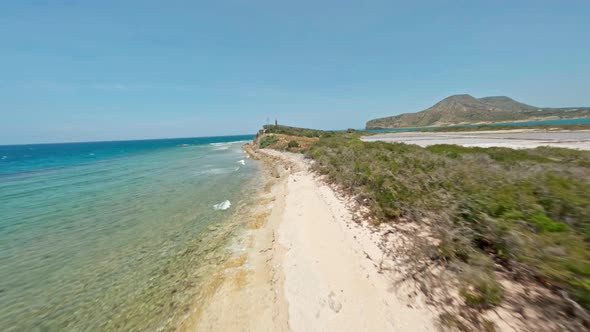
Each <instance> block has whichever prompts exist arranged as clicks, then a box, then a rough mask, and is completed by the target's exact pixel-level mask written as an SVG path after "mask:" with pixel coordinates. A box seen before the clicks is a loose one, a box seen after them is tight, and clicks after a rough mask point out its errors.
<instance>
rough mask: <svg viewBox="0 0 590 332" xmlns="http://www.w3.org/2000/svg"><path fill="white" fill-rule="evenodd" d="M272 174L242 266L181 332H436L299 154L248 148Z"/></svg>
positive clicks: (375, 240) (243, 248)
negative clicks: (401, 291)
mask: <svg viewBox="0 0 590 332" xmlns="http://www.w3.org/2000/svg"><path fill="white" fill-rule="evenodd" d="M253 153H254V155H253V157H254V158H258V159H261V160H262V162H263V163H264V164H265V169H266V171H267V173H268V177H267V178H268V179H267V183H266V184H265V190H264V193H263V196H262V197H261V201H262V204H261V206H260V207H259V209H258V210H257V211H255V213H254V216H257V217H254V219H253V220H252V221H248V222H249V225H250V226H249V227H247V228H248V230H247V231H246V232H245V234H244V235H243V236H242V237H241V238H240V239H239V241H237V243H236V245H237V249H236V257H240V258H241V260H240V264H235V266H231V267H230V268H228V269H226V273H227V274H228V275H231V277H228V278H225V281H224V282H223V284H222V285H220V286H219V288H218V289H217V290H216V291H215V294H214V295H213V296H212V298H211V300H210V301H208V303H207V304H206V305H204V306H203V309H202V311H201V312H200V313H199V315H198V316H195V318H194V319H193V321H192V322H191V321H189V322H188V323H187V324H185V326H184V327H183V328H182V329H181V330H185V331H392V330H397V331H434V330H435V324H434V321H435V318H434V317H435V316H436V315H435V313H433V312H431V311H430V310H428V309H427V307H426V305H424V303H423V301H422V300H421V299H420V297H419V296H418V297H416V298H414V299H412V300H411V301H410V300H408V299H407V297H406V296H402V295H400V294H398V292H397V291H395V290H394V287H393V282H392V280H391V278H390V276H389V275H388V274H386V273H382V271H380V266H379V265H380V264H379V260H380V259H382V257H383V256H384V254H383V252H382V250H381V249H380V247H379V243H380V236H381V235H380V234H379V232H376V231H374V230H373V231H372V230H371V229H370V228H368V227H364V226H361V225H358V224H357V223H355V222H354V221H353V219H354V218H353V214H352V212H351V211H350V209H349V207H348V206H347V204H346V202H345V200H344V199H343V198H342V197H339V196H338V194H337V193H336V192H334V191H333V190H332V189H331V188H330V187H328V186H327V185H325V184H323V183H322V182H321V181H320V180H319V179H318V178H317V177H316V176H314V175H313V174H312V173H311V172H310V171H309V169H308V166H309V165H308V164H307V162H306V161H304V160H303V157H302V156H301V155H296V154H290V153H284V152H278V151H274V150H270V151H266V150H261V151H258V152H253Z"/></svg>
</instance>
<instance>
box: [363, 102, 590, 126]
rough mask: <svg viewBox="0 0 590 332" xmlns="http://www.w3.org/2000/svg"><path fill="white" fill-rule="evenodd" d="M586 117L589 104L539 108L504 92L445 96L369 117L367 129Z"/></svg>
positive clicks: (588, 112) (588, 115)
mask: <svg viewBox="0 0 590 332" xmlns="http://www.w3.org/2000/svg"><path fill="white" fill-rule="evenodd" d="M583 117H590V107H577V108H575V107H567V108H540V107H536V106H531V105H527V104H523V103H521V102H518V101H516V100H514V99H512V98H509V97H505V96H495V97H484V98H479V99H478V98H475V97H473V96H471V95H467V94H464V95H454V96H450V97H447V98H445V99H443V100H441V101H440V102H438V103H436V104H435V105H434V106H432V107H430V108H427V109H425V110H423V111H421V112H417V113H405V114H400V115H395V116H389V117H385V118H379V119H374V120H370V121H368V122H367V125H366V128H367V129H378V128H402V127H427V126H448V125H458V124H471V123H486V122H506V121H527V120H543V119H562V118H583Z"/></svg>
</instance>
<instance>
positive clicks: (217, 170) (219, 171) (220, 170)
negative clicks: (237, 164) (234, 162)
mask: <svg viewBox="0 0 590 332" xmlns="http://www.w3.org/2000/svg"><path fill="white" fill-rule="evenodd" d="M232 170H233V168H229V167H225V168H210V169H206V170H204V171H200V172H198V173H197V174H208V175H220V174H227V173H231V172H232Z"/></svg>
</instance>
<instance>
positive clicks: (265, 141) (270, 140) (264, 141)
mask: <svg viewBox="0 0 590 332" xmlns="http://www.w3.org/2000/svg"><path fill="white" fill-rule="evenodd" d="M278 141H279V139H278V138H277V137H275V136H273V135H267V136H264V137H262V138H261V139H260V141H259V142H258V146H259V147H260V148H261V149H264V148H267V147H269V146H271V145H273V144H275V143H277V142H278Z"/></svg>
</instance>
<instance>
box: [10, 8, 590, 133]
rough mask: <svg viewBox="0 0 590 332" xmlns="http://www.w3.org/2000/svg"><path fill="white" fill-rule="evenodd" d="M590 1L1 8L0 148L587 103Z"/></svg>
mask: <svg viewBox="0 0 590 332" xmlns="http://www.w3.org/2000/svg"><path fill="white" fill-rule="evenodd" d="M589 14H590V3H588V2H583V1H572V2H569V3H568V5H567V6H564V5H563V4H561V3H556V2H549V1H516V2H509V3H506V4H498V3H488V2H485V3H475V2H467V1H465V2H463V1H461V2H453V3H443V2H438V1H437V2H423V3H421V4H403V3H401V2H391V1H371V2H367V3H362V4H360V3H357V2H353V1H338V2H336V1H327V2H322V3H316V2H310V1H302V2H297V3H277V2H272V1H255V2H246V1H223V2H222V3H207V4H192V3H184V2H176V1H173V2H166V3H164V2H157V1H154V2H149V3H146V2H144V1H127V2H125V3H124V4H122V3H120V2H115V1H103V2H100V3H76V2H70V1H62V2H59V3H57V2H51V3H44V2H30V1H23V2H18V3H2V4H0V27H2V29H0V36H1V37H2V41H3V44H2V46H3V51H2V53H1V54H0V71H1V72H2V77H0V112H1V114H0V115H1V118H2V120H3V121H2V124H3V125H2V128H1V130H0V144H1V145H9V144H32V143H52V142H86V141H113V140H129V139H157V138H176V137H206V136H226V135H241V134H250V133H255V132H256V130H258V129H259V128H260V126H261V125H262V124H264V123H266V122H267V119H268V120H269V121H270V122H271V123H272V122H274V119H275V118H277V119H278V121H279V123H282V124H289V125H293V126H301V127H313V128H318V129H346V128H361V127H363V126H364V124H365V122H366V121H367V120H369V119H373V118H379V117H384V116H389V115H396V114H401V113H408V112H417V111H420V110H423V109H425V108H427V107H429V106H431V105H433V104H435V103H436V102H438V101H440V100H441V99H443V98H445V97H447V96H449V95H453V94H463V93H468V94H471V95H473V96H475V97H484V96H493V95H506V96H509V97H511V98H514V99H516V100H518V101H520V102H523V103H526V104H531V105H535V106H539V107H569V106H572V107H575V106H590V94H588V91H587V87H586V85H587V82H585V78H586V77H590V63H589V62H588V61H587V59H586V57H587V56H586V54H587V53H588V51H590V45H588V43H584V42H583V41H584V40H585V39H586V33H587V31H590V22H589V21H588V20H587V19H586V18H587V17H588V15H589Z"/></svg>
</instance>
